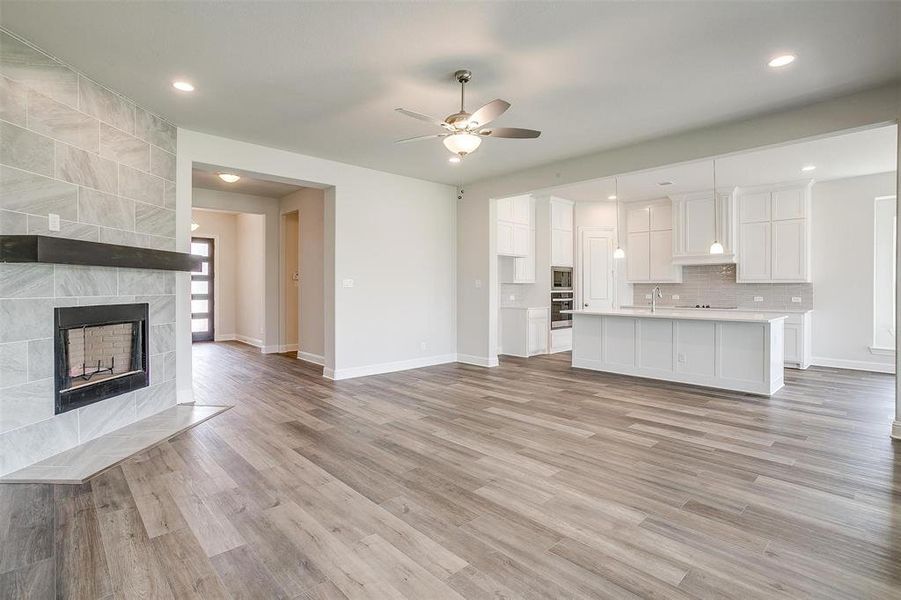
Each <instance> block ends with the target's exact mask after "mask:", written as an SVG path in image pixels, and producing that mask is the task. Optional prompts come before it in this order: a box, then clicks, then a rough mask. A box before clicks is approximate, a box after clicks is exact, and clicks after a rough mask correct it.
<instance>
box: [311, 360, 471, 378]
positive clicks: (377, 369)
mask: <svg viewBox="0 0 901 600" xmlns="http://www.w3.org/2000/svg"><path fill="white" fill-rule="evenodd" d="M456 360H457V355H456V354H441V355H438V356H426V357H423V358H414V359H411V360H399V361H396V362H388V363H381V364H376V365H366V366H364V367H350V368H347V369H329V368H325V369H324V370H323V373H322V374H323V376H324V377H327V378H328V379H335V380H338V379H352V378H354V377H365V376H366V375H379V374H381V373H393V372H395V371H406V370H408V369H419V368H422V367H431V366H433V365H443V364H446V363H452V362H456Z"/></svg>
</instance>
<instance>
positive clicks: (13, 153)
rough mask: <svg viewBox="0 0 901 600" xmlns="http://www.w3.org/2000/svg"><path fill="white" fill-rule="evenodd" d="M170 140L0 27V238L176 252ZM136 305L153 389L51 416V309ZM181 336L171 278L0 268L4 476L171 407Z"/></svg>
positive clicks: (139, 112)
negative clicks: (56, 222) (140, 308)
mask: <svg viewBox="0 0 901 600" xmlns="http://www.w3.org/2000/svg"><path fill="white" fill-rule="evenodd" d="M175 142H176V129H175V127H173V126H172V125H171V124H169V123H167V122H166V121H164V120H163V119H161V118H160V117H157V116H156V115H153V114H151V113H149V112H147V111H145V110H143V109H142V108H140V107H138V106H136V105H135V104H134V103H133V102H131V101H129V100H128V99H126V98H123V97H122V96H120V95H118V94H116V93H115V92H112V91H110V90H109V89H107V88H105V87H103V86H101V85H99V84H97V83H96V82H94V81H92V80H90V79H88V78H86V77H85V76H83V75H81V74H80V73H78V72H76V71H74V70H73V69H71V68H69V67H68V66H66V65H64V64H62V63H61V62H59V61H58V60H55V59H54V58H52V57H51V56H49V55H47V54H45V53H43V52H41V51H40V50H37V49H36V48H34V47H32V46H31V45H29V44H27V43H25V42H23V41H22V40H20V39H18V38H16V37H15V36H13V35H11V34H10V33H9V32H7V31H4V30H2V29H0V233H3V234H40V235H56V236H62V237H67V238H77V239H83V240H91V241H100V242H109V243H114V244H123V245H129V246H142V247H152V248H158V249H167V250H174V249H175V211H174V208H175ZM50 214H56V215H59V218H60V230H59V231H50V230H49V228H48V215H50ZM129 302H148V303H149V304H150V333H149V346H150V372H151V386H150V387H147V388H144V389H141V390H138V391H136V392H133V393H129V394H125V395H122V396H118V397H116V398H110V399H108V400H104V401H102V402H99V403H96V404H93V405H90V406H87V407H84V408H81V409H78V410H73V411H69V412H67V413H64V414H61V415H54V381H53V364H54V363H53V360H54V359H53V340H52V337H51V336H52V335H53V309H54V307H57V306H69V305H92V304H112V303H129ZM174 338H175V275H174V273H172V272H163V271H151V270H143V269H116V268H102V267H78V266H65V265H41V264H33V265H24V264H3V265H0V474H3V473H7V472H10V471H13V470H16V469H18V468H20V467H23V466H25V465H27V464H30V463H33V462H36V461H38V460H41V459H44V458H46V457H48V456H51V455H53V454H56V453H59V452H61V451H63V450H65V449H67V448H70V447H72V446H74V445H77V444H78V443H81V442H84V441H87V440H89V439H91V438H94V437H96V436H98V435H101V434H103V433H106V432H108V431H111V430H114V429H117V428H119V427H122V426H124V425H126V424H128V423H131V422H133V421H135V420H136V419H139V418H143V417H145V416H148V415H150V414H153V413H155V412H158V411H160V410H162V409H164V408H166V407H168V406H172V405H174V404H175V401H176V400H175V398H176V394H175V351H174V349H175V340H174Z"/></svg>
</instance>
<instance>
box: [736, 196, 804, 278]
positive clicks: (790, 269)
mask: <svg viewBox="0 0 901 600" xmlns="http://www.w3.org/2000/svg"><path fill="white" fill-rule="evenodd" d="M811 186H812V182H810V181H805V182H798V183H786V184H779V185H773V186H766V187H761V188H754V189H750V190H741V191H740V193H739V199H738V203H739V215H740V221H741V223H740V225H739V237H740V245H741V252H740V254H739V259H738V272H737V276H736V280H737V281H738V283H804V282H809V281H810V195H811Z"/></svg>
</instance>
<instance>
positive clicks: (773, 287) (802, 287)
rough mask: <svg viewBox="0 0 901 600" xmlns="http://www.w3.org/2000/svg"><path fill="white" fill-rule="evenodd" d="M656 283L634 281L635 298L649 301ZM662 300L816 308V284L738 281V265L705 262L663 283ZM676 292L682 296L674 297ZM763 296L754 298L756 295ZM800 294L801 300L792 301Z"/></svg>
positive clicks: (641, 302) (667, 302) (638, 301)
mask: <svg viewBox="0 0 901 600" xmlns="http://www.w3.org/2000/svg"><path fill="white" fill-rule="evenodd" d="M652 289H654V284H645V283H642V284H635V285H634V286H633V288H632V296H633V298H632V301H633V303H634V304H636V305H644V304H647V302H648V301H647V300H646V299H645V294H650V293H651V290H652ZM660 291H661V292H663V300H662V301H661V304H664V305H670V304H678V305H688V306H694V305H695V304H710V305H711V306H724V307H732V306H736V307H738V308H747V309H758V310H810V309H812V308H813V284H811V283H736V281H735V265H703V266H689V267H682V283H661V284H660ZM673 294H676V295H678V296H679V299H678V300H673V299H672V298H673ZM755 297H760V298H763V301H761V302H755V301H754V298H755ZM793 297H798V298H801V302H800V303H795V302H792V298H793Z"/></svg>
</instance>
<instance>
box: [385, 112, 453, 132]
mask: <svg viewBox="0 0 901 600" xmlns="http://www.w3.org/2000/svg"><path fill="white" fill-rule="evenodd" d="M394 110H396V111H397V112H399V113H400V114H402V115H407V116H408V117H413V118H414V119H417V120H419V121H425V122H426V123H431V124H432V125H437V126H438V127H447V123H445V122H444V121H442V120H440V119H436V118H435V117H430V116H428V115H424V114H422V113H418V112H414V111H412V110H407V109H406V108H395V109H394Z"/></svg>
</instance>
